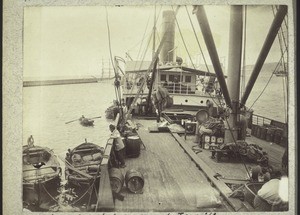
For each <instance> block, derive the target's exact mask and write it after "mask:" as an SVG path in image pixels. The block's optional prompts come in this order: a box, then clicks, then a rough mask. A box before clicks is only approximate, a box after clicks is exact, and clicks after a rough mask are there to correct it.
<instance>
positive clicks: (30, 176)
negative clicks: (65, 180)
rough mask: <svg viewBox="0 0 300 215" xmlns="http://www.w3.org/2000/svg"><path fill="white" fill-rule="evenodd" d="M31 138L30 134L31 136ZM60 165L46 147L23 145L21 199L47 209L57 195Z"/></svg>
mask: <svg viewBox="0 0 300 215" xmlns="http://www.w3.org/2000/svg"><path fill="white" fill-rule="evenodd" d="M31 138H32V136H31ZM32 139H33V138H32ZM61 172H62V171H61V167H60V163H59V162H58V159H57V157H56V156H55V155H54V153H53V151H52V150H50V149H49V148H47V147H41V146H34V145H33V143H32V144H29V145H25V146H23V201H24V204H25V205H28V207H29V208H30V207H36V208H38V210H43V209H47V208H48V207H49V206H51V205H52V204H54V203H55V202H54V200H53V198H54V197H55V196H56V195H58V191H57V188H58V187H59V186H60V176H61Z"/></svg>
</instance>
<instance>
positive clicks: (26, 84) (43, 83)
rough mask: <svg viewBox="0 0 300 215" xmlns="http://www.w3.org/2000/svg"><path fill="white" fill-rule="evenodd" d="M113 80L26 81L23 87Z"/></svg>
mask: <svg viewBox="0 0 300 215" xmlns="http://www.w3.org/2000/svg"><path fill="white" fill-rule="evenodd" d="M110 79H111V78H93V77H92V78H70V79H53V80H24V81H23V87H34V86H48V85H65V84H87V83H97V82H99V81H103V80H110Z"/></svg>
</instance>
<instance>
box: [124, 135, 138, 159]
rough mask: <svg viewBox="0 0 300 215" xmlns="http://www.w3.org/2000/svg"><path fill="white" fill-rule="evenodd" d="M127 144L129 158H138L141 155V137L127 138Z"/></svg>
mask: <svg viewBox="0 0 300 215" xmlns="http://www.w3.org/2000/svg"><path fill="white" fill-rule="evenodd" d="M125 144H126V147H125V148H126V155H127V157H138V156H139V155H140V151H141V144H142V142H141V139H140V137H139V136H129V137H127V139H126V141H125Z"/></svg>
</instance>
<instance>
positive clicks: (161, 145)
mask: <svg viewBox="0 0 300 215" xmlns="http://www.w3.org/2000/svg"><path fill="white" fill-rule="evenodd" d="M136 122H137V121H136ZM138 122H139V123H140V124H142V125H143V126H142V127H140V128H139V131H138V133H139V136H140V138H141V139H142V141H143V143H144V144H145V146H146V149H142V150H141V154H140V156H139V157H138V158H127V159H126V165H127V167H126V168H124V169H122V172H123V174H124V175H125V173H126V171H127V170H129V169H132V168H133V169H136V170H138V171H140V172H141V173H142V174H143V176H144V181H145V185H144V188H143V193H142V194H133V193H130V192H129V191H127V189H126V188H124V189H123V190H122V191H121V194H122V195H124V196H125V198H124V201H120V200H115V211H122V212H134V211H136V212H142V211H147V212H150V211H162V212H163V211H169V212H172V211H229V210H231V209H230V207H229V206H228V204H227V203H226V202H224V201H222V205H221V206H220V207H218V208H216V209H212V208H199V207H197V206H200V205H201V204H202V206H203V204H206V205H208V207H209V205H210V201H211V197H216V198H220V196H219V193H218V192H217V191H216V190H215V189H214V188H213V187H212V186H211V185H210V183H209V182H208V180H207V178H206V177H205V175H204V174H203V173H202V172H201V171H200V170H199V169H198V168H197V166H196V165H195V163H194V162H193V161H192V160H191V159H190V157H189V156H188V155H187V154H186V153H184V151H183V149H182V148H181V147H180V146H179V144H178V142H177V141H176V140H175V139H174V137H173V136H172V134H170V133H149V131H148V127H149V126H151V123H155V121H153V120H151V121H147V120H139V121H138ZM142 148H143V147H142Z"/></svg>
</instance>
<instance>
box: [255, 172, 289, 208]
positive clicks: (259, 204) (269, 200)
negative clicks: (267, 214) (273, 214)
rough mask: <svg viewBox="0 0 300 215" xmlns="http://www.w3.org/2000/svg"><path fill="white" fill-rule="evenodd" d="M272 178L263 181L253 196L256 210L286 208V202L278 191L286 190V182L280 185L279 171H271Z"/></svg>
mask: <svg viewBox="0 0 300 215" xmlns="http://www.w3.org/2000/svg"><path fill="white" fill-rule="evenodd" d="M272 178H273V179H271V180H270V181H268V182H267V183H265V184H264V185H263V186H262V187H261V189H260V190H258V192H257V195H256V196H255V198H254V208H255V210H256V211H285V210H288V202H287V201H284V200H283V199H282V197H281V195H280V192H282V191H285V192H286V191H287V187H285V186H287V184H283V185H281V172H279V171H276V172H274V173H273V177H272Z"/></svg>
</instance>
